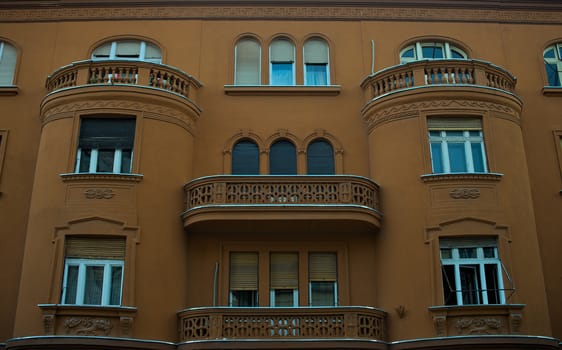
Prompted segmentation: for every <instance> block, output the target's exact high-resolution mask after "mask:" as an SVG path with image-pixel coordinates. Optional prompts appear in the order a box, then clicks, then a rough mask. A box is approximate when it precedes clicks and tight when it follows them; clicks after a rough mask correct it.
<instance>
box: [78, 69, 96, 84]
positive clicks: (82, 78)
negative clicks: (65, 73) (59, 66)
mask: <svg viewBox="0 0 562 350" xmlns="http://www.w3.org/2000/svg"><path fill="white" fill-rule="evenodd" d="M91 68H92V66H91V65H86V66H82V67H80V68H78V70H77V74H76V86H83V85H88V84H89V83H90V81H89V80H90V70H91Z"/></svg>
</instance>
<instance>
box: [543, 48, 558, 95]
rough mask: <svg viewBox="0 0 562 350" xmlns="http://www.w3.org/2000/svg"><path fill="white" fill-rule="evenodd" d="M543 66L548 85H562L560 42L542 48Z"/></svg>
mask: <svg viewBox="0 0 562 350" xmlns="http://www.w3.org/2000/svg"><path fill="white" fill-rule="evenodd" d="M544 67H545V69H546V77H547V79H548V85H549V86H562V83H561V79H560V78H561V77H562V43H557V44H554V45H551V46H549V47H547V48H546V49H545V50H544Z"/></svg>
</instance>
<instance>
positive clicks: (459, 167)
mask: <svg viewBox="0 0 562 350" xmlns="http://www.w3.org/2000/svg"><path fill="white" fill-rule="evenodd" d="M447 148H448V150H449V163H450V165H451V172H452V173H463V172H466V171H467V169H466V155H465V153H464V144H463V143H453V142H450V143H448V144H447Z"/></svg>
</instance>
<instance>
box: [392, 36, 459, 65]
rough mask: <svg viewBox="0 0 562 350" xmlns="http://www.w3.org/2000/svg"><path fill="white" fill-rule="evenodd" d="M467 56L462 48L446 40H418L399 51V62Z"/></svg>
mask: <svg viewBox="0 0 562 350" xmlns="http://www.w3.org/2000/svg"><path fill="white" fill-rule="evenodd" d="M467 58H468V55H467V54H466V53H465V52H464V51H463V50H462V49H460V48H458V47H456V46H454V45H452V44H450V43H449V42H446V41H418V42H416V43H414V44H412V45H409V46H407V47H405V48H404V49H402V51H401V52H400V63H407V62H413V61H418V60H443V59H467Z"/></svg>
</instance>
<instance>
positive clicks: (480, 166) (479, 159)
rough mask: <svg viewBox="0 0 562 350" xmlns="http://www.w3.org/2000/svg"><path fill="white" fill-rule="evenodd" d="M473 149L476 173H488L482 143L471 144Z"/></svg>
mask: <svg viewBox="0 0 562 350" xmlns="http://www.w3.org/2000/svg"><path fill="white" fill-rule="evenodd" d="M470 147H471V149H472V163H473V164H474V171H475V172H477V173H483V172H484V171H486V168H485V166H484V154H483V153H482V144H481V143H480V142H471V143H470Z"/></svg>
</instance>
